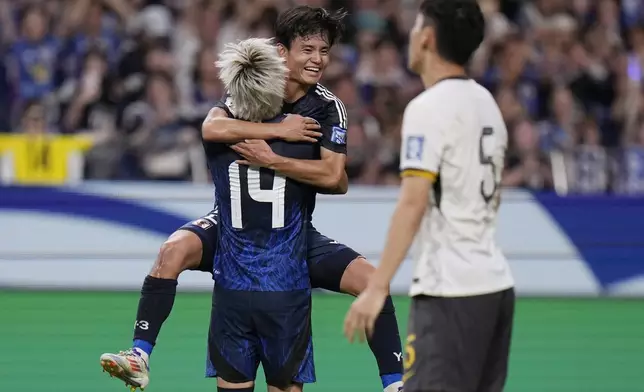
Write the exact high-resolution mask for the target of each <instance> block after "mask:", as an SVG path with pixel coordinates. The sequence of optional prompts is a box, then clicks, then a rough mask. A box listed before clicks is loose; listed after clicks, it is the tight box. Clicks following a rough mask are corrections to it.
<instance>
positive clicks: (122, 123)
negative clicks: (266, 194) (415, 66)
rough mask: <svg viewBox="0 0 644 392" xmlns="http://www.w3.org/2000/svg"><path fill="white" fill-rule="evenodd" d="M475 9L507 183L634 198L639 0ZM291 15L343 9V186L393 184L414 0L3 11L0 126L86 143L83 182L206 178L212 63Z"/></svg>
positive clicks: (8, 3) (117, 1)
mask: <svg viewBox="0 0 644 392" xmlns="http://www.w3.org/2000/svg"><path fill="white" fill-rule="evenodd" d="M480 3H481V6H482V8H483V10H484V13H485V16H486V20H487V30H488V31H487V38H486V40H485V42H484V44H483V45H482V47H481V48H480V50H479V51H478V52H477V54H476V56H475V58H474V59H473V61H472V63H471V73H472V76H473V77H474V78H476V79H477V80H478V81H480V83H482V84H483V85H485V86H486V87H487V88H488V89H489V90H490V91H491V92H492V93H493V94H494V95H495V96H496V98H497V100H498V102H499V105H500V107H501V110H502V112H503V115H504V117H505V119H506V122H507V125H508V130H509V136H510V149H509V153H508V162H507V169H506V173H505V175H504V179H503V182H504V184H505V185H508V186H516V187H525V188H529V189H534V190H552V189H555V190H557V191H559V192H583V193H604V192H616V193H617V192H621V193H637V192H644V116H642V113H644V111H643V110H642V108H643V106H644V95H643V92H644V90H643V89H642V72H643V71H642V69H643V66H644V62H643V61H644V1H641V0H621V1H617V0H535V1H519V0H506V1H504V0H480ZM293 4H310V5H314V6H324V7H328V8H338V7H342V8H345V9H347V10H348V11H349V12H350V18H349V20H348V21H347V34H346V36H345V37H344V39H343V41H342V43H341V44H340V45H338V46H337V47H336V48H335V49H334V50H333V52H332V62H331V65H330V66H329V68H328V69H327V71H326V73H325V76H324V81H323V83H324V84H325V85H326V87H328V88H329V89H331V90H332V91H333V92H334V93H335V94H336V95H337V96H338V97H339V98H340V99H342V100H343V101H344V103H345V105H346V107H347V110H348V113H349V119H350V120H349V123H350V126H349V132H348V149H349V156H348V166H347V170H348V173H349V176H350V178H351V181H352V182H354V183H360V184H371V185H377V184H395V183H397V182H398V181H399V180H398V151H399V146H400V124H401V117H402V114H403V111H404V107H405V105H406V103H407V102H408V101H409V100H410V99H411V98H413V97H414V96H415V95H416V94H418V93H419V92H420V91H422V88H423V87H422V85H421V83H420V81H419V80H418V78H416V77H415V76H413V75H411V74H410V73H409V72H408V71H407V69H406V67H405V63H406V59H405V57H406V40H407V34H408V31H409V28H410V27H411V25H412V24H413V22H414V18H415V16H416V6H417V1H416V0H298V1H293V0H157V1H153V0H148V1H146V0H42V1H35V0H0V39H1V40H2V48H3V51H2V53H3V58H4V61H3V62H2V64H1V65H0V131H4V132H10V133H33V134H39V133H42V134H48V135H49V134H51V135H55V134H83V135H87V136H89V137H91V138H92V141H93V147H92V148H91V149H90V150H89V151H88V152H87V154H86V159H85V177H86V178H92V179H127V180H142V179H161V180H193V181H206V180H207V174H206V172H205V163H204V159H203V153H202V149H201V145H200V140H199V126H200V123H201V121H202V120H203V118H204V117H205V115H206V113H207V111H208V109H209V108H210V107H211V106H212V105H213V103H214V102H216V101H217V100H218V99H219V98H220V97H221V96H222V94H223V91H222V87H221V84H220V83H219V81H218V78H217V76H218V75H217V70H216V68H215V67H214V65H213V63H214V62H215V60H216V58H217V53H218V52H219V51H220V50H222V48H223V46H224V45H225V44H226V43H228V42H231V41H235V40H238V39H243V38H247V37H249V36H271V33H272V27H273V24H274V22H275V20H276V17H277V14H278V13H279V11H280V10H282V9H283V8H285V7H288V6H290V5H293ZM427 121H428V126H431V121H432V120H431V119H429V118H428V119H427Z"/></svg>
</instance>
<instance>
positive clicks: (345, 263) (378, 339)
mask: <svg viewBox="0 0 644 392" xmlns="http://www.w3.org/2000/svg"><path fill="white" fill-rule="evenodd" d="M308 247H309V250H308V255H307V261H308V264H309V274H310V276H311V284H312V286H313V287H315V288H323V289H326V290H330V291H335V292H341V293H346V294H351V295H353V296H355V295H358V294H360V293H361V292H362V290H364V289H365V288H366V287H367V282H368V280H369V277H370V276H371V274H373V272H374V271H375V268H374V267H373V266H372V265H371V264H370V263H369V262H368V261H367V259H365V258H364V257H362V256H361V255H360V254H359V253H357V252H356V251H354V250H353V249H351V248H348V247H347V246H345V245H342V244H339V243H338V242H337V241H333V240H331V239H330V238H328V237H325V236H323V235H322V234H320V233H319V232H317V230H315V229H314V228H313V227H310V228H309V237H308ZM368 342H369V348H370V349H371V351H372V352H373V355H374V357H375V358H376V362H377V364H378V370H379V373H380V378H381V381H382V384H383V388H384V390H385V391H386V392H398V391H399V390H400V389H401V388H402V384H403V383H402V373H403V366H402V347H401V343H400V332H399V330H398V320H397V319H396V309H395V307H394V303H393V301H392V299H391V296H388V297H387V300H386V302H385V305H384V307H383V309H382V312H381V313H380V316H379V317H378V319H377V320H376V326H375V329H374V333H373V335H372V336H371V337H370V338H369V340H368Z"/></svg>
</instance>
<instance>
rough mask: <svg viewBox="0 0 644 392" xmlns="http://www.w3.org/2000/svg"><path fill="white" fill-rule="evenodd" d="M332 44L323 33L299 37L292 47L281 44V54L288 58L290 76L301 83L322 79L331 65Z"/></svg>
mask: <svg viewBox="0 0 644 392" xmlns="http://www.w3.org/2000/svg"><path fill="white" fill-rule="evenodd" d="M329 51H330V45H329V42H328V40H327V39H326V38H325V37H323V36H322V35H314V36H309V37H298V38H296V39H294V40H293V42H291V47H290V49H287V48H286V47H285V46H282V45H280V54H281V55H282V57H284V58H285V59H286V66H287V67H288V69H289V71H290V73H289V78H290V79H291V80H294V81H296V82H297V83H299V84H304V85H314V84H316V83H318V82H319V81H320V79H321V78H322V74H323V73H324V70H325V69H326V67H327V65H329Z"/></svg>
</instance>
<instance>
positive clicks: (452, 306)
mask: <svg viewBox="0 0 644 392" xmlns="http://www.w3.org/2000/svg"><path fill="white" fill-rule="evenodd" d="M500 298H501V294H500V293H493V294H485V295H479V296H472V297H456V298H445V297H430V296H422V295H421V296H416V297H414V298H413V299H412V305H411V310H410V314H409V331H408V332H409V333H408V336H407V343H406V345H405V392H427V391H477V387H478V386H479V385H480V382H481V380H482V375H483V371H484V367H485V363H486V360H487V357H488V352H489V348H490V342H491V340H492V337H493V336H494V333H495V329H496V325H497V320H498V315H499V310H500V307H499V304H500Z"/></svg>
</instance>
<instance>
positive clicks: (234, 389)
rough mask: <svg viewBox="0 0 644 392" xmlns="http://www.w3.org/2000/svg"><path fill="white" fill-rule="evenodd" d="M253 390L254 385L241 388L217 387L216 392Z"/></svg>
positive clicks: (248, 391)
mask: <svg viewBox="0 0 644 392" xmlns="http://www.w3.org/2000/svg"><path fill="white" fill-rule="evenodd" d="M254 390H255V386H252V387H246V388H241V389H236V388H222V387H217V392H253V391H254Z"/></svg>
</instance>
